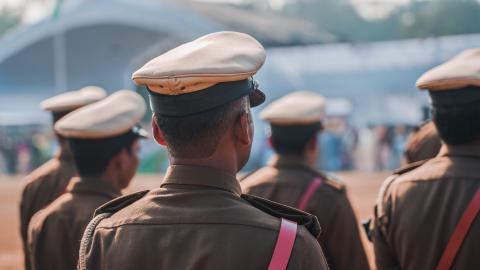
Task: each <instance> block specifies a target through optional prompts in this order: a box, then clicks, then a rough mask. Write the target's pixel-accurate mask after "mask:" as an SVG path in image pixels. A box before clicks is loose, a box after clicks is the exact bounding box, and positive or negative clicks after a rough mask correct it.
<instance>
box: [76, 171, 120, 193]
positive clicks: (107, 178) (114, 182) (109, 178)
mask: <svg viewBox="0 0 480 270" xmlns="http://www.w3.org/2000/svg"><path fill="white" fill-rule="evenodd" d="M82 178H85V179H93V178H95V181H101V182H103V183H105V184H107V185H109V186H110V187H112V188H113V189H114V190H116V191H117V192H119V193H120V192H121V191H122V187H121V186H120V184H119V183H120V180H119V179H117V178H116V177H115V175H112V174H110V173H108V172H103V173H102V174H101V175H98V176H88V177H82Z"/></svg>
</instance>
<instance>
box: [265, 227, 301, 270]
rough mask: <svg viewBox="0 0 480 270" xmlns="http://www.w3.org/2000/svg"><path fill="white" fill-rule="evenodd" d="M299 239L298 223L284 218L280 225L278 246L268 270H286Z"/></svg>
mask: <svg viewBox="0 0 480 270" xmlns="http://www.w3.org/2000/svg"><path fill="white" fill-rule="evenodd" d="M296 237H297V223H296V222H293V221H290V220H288V219H284V218H282V222H281V224H280V233H279V234H278V238H277V244H276V245H275V250H274V251H273V255H272V260H271V261H270V264H269V265H268V270H285V269H287V265H288V261H289V260H290V255H291V253H292V250H293V244H295V238H296Z"/></svg>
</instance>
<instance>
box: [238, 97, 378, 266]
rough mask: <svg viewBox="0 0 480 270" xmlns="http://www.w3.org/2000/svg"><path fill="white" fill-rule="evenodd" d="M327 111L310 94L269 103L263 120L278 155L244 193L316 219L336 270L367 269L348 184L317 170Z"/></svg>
mask: <svg viewBox="0 0 480 270" xmlns="http://www.w3.org/2000/svg"><path fill="white" fill-rule="evenodd" d="M324 111H325V99H324V98H323V97H322V96H320V95H318V94H315V93H313V92H307V91H301V92H294V93H292V94H289V95H287V96H284V97H282V98H280V99H278V100H276V101H274V102H272V103H271V104H270V105H268V106H267V107H266V108H265V109H264V110H263V111H262V112H261V115H260V116H261V118H262V119H263V120H265V121H267V122H269V123H270V128H271V137H270V143H271V145H272V147H273V149H274V151H275V152H276V156H275V157H274V158H273V159H272V160H271V161H270V163H269V164H268V165H267V166H266V167H264V168H261V169H260V170H258V171H255V172H253V173H252V174H250V175H248V176H247V177H246V178H245V179H243V180H242V182H241V185H242V190H243V191H244V192H245V193H248V194H253V195H257V196H260V197H263V198H267V199H269V200H272V201H275V202H279V203H282V204H286V205H289V206H292V207H296V208H300V209H301V210H305V211H307V212H309V213H312V214H314V215H315V216H317V218H318V220H319V222H320V224H321V226H322V233H321V234H320V235H319V237H318V238H317V239H318V241H319V243H320V245H321V246H322V248H323V251H324V252H325V256H326V257H327V261H328V263H329V266H330V267H331V268H332V269H345V270H347V269H368V268H369V266H368V260H367V257H366V255H365V251H364V248H363V245H362V241H361V239H360V234H359V227H358V222H357V219H356V217H355V214H354V212H353V210H352V206H351V205H350V201H349V200H348V198H347V193H346V190H345V185H344V184H342V183H340V182H338V181H337V180H334V179H332V178H331V177H329V176H327V175H326V174H324V173H323V172H321V171H319V170H317V169H315V164H316V161H317V154H318V141H317V135H318V134H319V132H320V131H321V129H322V120H323V117H324Z"/></svg>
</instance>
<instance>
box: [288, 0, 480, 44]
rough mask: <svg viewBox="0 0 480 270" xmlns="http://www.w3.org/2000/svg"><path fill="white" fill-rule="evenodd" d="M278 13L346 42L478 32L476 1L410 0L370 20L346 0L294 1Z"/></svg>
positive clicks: (479, 21)
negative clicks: (318, 28) (294, 18)
mask: <svg viewBox="0 0 480 270" xmlns="http://www.w3.org/2000/svg"><path fill="white" fill-rule="evenodd" d="M280 12H281V13H282V14H284V15H287V16H291V17H296V18H302V19H307V20H309V21H312V22H314V23H315V24H316V25H318V27H320V28H322V29H324V30H326V31H329V32H330V33H332V34H334V35H336V36H337V37H338V39H339V41H346V42H361V41H377V40H393V39H402V38H424V37H429V36H443V35H458V34H469V33H480V3H479V1H477V0H430V1H425V0H412V2H411V3H410V4H409V5H407V6H402V7H398V8H396V9H395V10H394V11H393V12H392V13H391V14H390V15H389V16H388V17H386V18H384V19H379V20H373V21H372V20H366V19H364V18H363V17H361V16H360V15H359V14H358V13H357V11H356V9H355V8H354V6H352V4H351V3H350V1H349V0H310V1H305V0H304V1H296V2H291V3H290V4H288V5H286V6H285V7H284V8H283V9H282V10H281V11H280Z"/></svg>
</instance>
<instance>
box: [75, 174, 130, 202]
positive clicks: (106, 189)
mask: <svg viewBox="0 0 480 270" xmlns="http://www.w3.org/2000/svg"><path fill="white" fill-rule="evenodd" d="M67 192H70V193H94V194H99V195H103V196H106V197H110V198H112V199H113V198H116V197H118V196H120V195H121V191H119V190H116V189H115V188H113V187H112V186H111V185H109V184H108V183H105V181H103V180H101V179H100V178H98V177H74V178H73V179H72V180H71V181H70V183H69V184H68V186H67Z"/></svg>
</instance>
